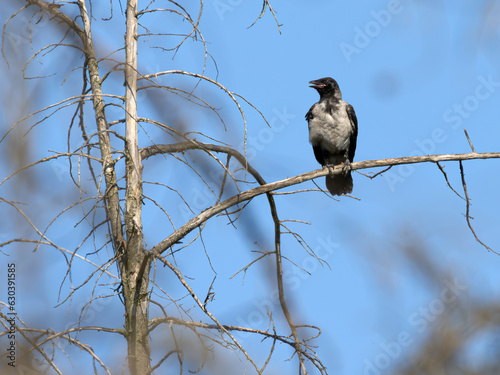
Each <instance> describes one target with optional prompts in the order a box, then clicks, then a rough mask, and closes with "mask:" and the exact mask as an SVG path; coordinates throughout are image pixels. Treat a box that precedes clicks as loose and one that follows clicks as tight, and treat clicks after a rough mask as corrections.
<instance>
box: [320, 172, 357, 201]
mask: <svg viewBox="0 0 500 375" xmlns="http://www.w3.org/2000/svg"><path fill="white" fill-rule="evenodd" d="M326 188H327V189H328V191H329V192H330V194H332V195H342V194H350V193H352V188H353V182H352V176H351V171H348V172H347V173H346V174H344V173H339V174H336V175H334V176H326Z"/></svg>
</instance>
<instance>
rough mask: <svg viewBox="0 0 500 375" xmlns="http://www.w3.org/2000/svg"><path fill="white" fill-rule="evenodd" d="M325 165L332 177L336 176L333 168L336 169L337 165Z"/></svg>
mask: <svg viewBox="0 0 500 375" xmlns="http://www.w3.org/2000/svg"><path fill="white" fill-rule="evenodd" d="M325 167H326V168H328V172H329V174H330V177H333V176H334V173H333V170H334V169H335V165H334V164H327V165H325Z"/></svg>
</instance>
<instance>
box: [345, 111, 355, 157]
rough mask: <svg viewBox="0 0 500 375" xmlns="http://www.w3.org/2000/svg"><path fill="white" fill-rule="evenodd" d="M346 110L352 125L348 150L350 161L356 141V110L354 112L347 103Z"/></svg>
mask: <svg viewBox="0 0 500 375" xmlns="http://www.w3.org/2000/svg"><path fill="white" fill-rule="evenodd" d="M346 110H347V116H349V120H350V121H351V126H352V133H351V138H350V140H349V151H348V157H349V161H350V162H352V161H353V160H354V153H355V152H356V141H357V139H358V118H357V117H356V112H354V108H353V107H352V105H350V104H348V105H347V107H346Z"/></svg>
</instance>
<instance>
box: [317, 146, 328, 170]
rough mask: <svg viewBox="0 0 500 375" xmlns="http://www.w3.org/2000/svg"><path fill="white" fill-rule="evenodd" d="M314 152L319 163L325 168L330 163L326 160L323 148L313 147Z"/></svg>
mask: <svg viewBox="0 0 500 375" xmlns="http://www.w3.org/2000/svg"><path fill="white" fill-rule="evenodd" d="M313 151H314V156H315V157H316V160H317V161H318V163H320V164H321V165H323V166H325V165H327V164H328V161H327V160H325V153H324V152H323V149H322V148H321V146H313Z"/></svg>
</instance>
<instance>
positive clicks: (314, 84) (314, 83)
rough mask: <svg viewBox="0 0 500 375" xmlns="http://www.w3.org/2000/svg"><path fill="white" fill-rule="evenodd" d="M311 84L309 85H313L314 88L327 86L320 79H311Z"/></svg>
mask: <svg viewBox="0 0 500 375" xmlns="http://www.w3.org/2000/svg"><path fill="white" fill-rule="evenodd" d="M309 84H310V86H309V87H312V88H313V89H319V88H322V87H325V86H326V85H325V84H324V83H322V82H318V81H310V82H309Z"/></svg>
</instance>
